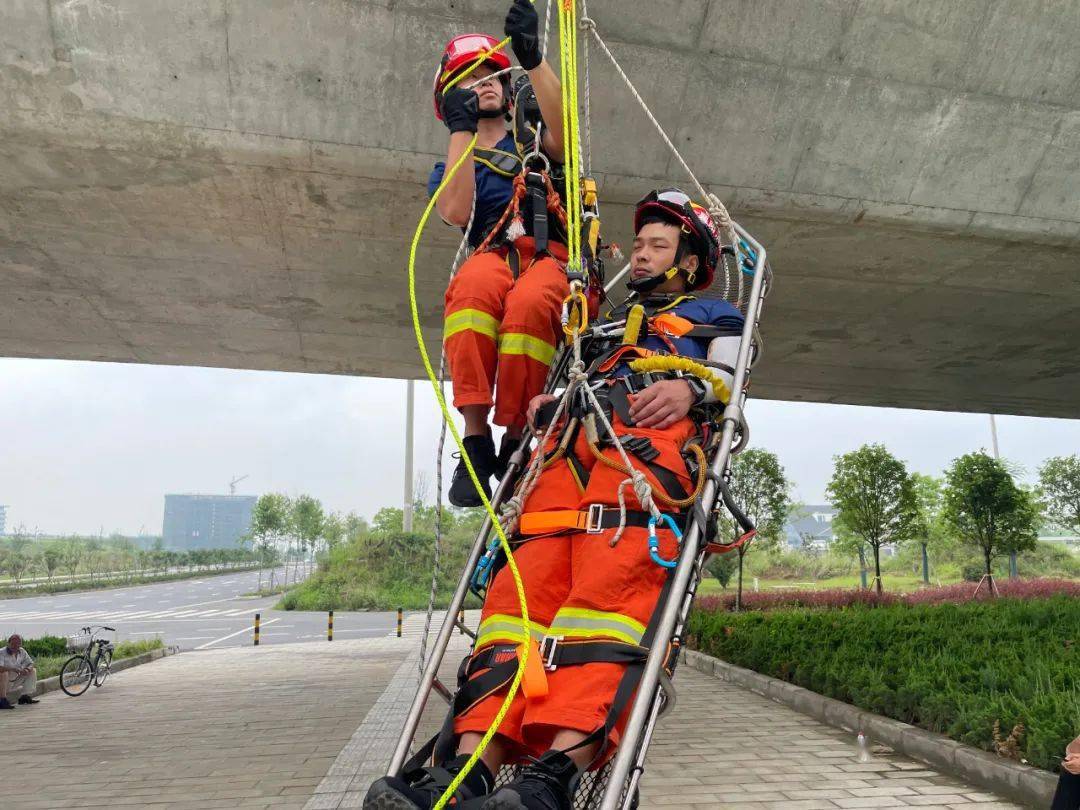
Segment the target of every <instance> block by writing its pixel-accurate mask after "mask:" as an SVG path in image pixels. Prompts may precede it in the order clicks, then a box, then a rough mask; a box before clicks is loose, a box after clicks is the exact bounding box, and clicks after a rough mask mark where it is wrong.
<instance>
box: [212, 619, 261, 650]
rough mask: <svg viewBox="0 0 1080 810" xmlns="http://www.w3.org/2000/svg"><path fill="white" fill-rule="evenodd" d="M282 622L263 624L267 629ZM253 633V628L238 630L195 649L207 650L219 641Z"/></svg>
mask: <svg viewBox="0 0 1080 810" xmlns="http://www.w3.org/2000/svg"><path fill="white" fill-rule="evenodd" d="M280 621H281V619H269V620H267V621H265V622H263V623H262V626H263V627H266V625H268V624H273V623H274V622H280ZM251 632H253V628H251V627H245V628H243V629H242V630H237V631H236V632H235V633H229V635H227V636H222V637H221V638H215V639H214V640H213V641H208V642H206V643H205V644H200V645H199V646H198V647H196V648H195V649H196V650H205V649H206V648H207V647H210V646H212V645H214V644H217V643H218V642H219V641H225V640H227V639H230V638H233V637H234V636H238V635H240V634H241V633H251Z"/></svg>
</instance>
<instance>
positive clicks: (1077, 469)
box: [1039, 455, 1080, 534]
mask: <svg viewBox="0 0 1080 810" xmlns="http://www.w3.org/2000/svg"><path fill="white" fill-rule="evenodd" d="M1039 497H1040V498H1041V499H1042V503H1043V507H1044V508H1045V510H1046V516H1047V517H1048V518H1049V519H1050V520H1051V521H1053V522H1054V523H1056V524H1058V525H1059V526H1061V528H1063V529H1068V530H1070V531H1073V532H1077V533H1078V534H1080V456H1077V455H1072V456H1055V457H1053V458H1048V459H1047V460H1046V463H1045V464H1043V465H1042V467H1040V468H1039Z"/></svg>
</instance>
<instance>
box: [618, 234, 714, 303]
mask: <svg viewBox="0 0 1080 810" xmlns="http://www.w3.org/2000/svg"><path fill="white" fill-rule="evenodd" d="M681 233H682V232H681V231H680V230H679V228H678V227H677V226H675V225H669V224H667V223H666V222H650V223H648V224H647V225H644V226H642V228H641V230H640V231H638V232H637V236H635V237H634V252H633V254H632V255H631V256H630V278H631V280H632V281H639V280H641V279H645V278H650V277H652V276H658V275H660V274H661V273H666V272H667V271H668V270H669V269H671V266H672V265H673V264H674V263H675V253H676V252H677V250H678V247H679V235H680V234H681ZM680 266H681V267H683V268H684V269H687V270H689V269H691V268H696V267H697V256H693V255H690V256H686V257H684V258H683V260H682V264H681V265H680ZM685 289H686V280H685V277H684V276H683V275H682V274H679V275H677V276H675V277H674V278H672V279H668V280H667V281H665V282H664V283H663V284H661V285H660V286H659V287H657V288H656V290H657V292H681V291H682V290H685Z"/></svg>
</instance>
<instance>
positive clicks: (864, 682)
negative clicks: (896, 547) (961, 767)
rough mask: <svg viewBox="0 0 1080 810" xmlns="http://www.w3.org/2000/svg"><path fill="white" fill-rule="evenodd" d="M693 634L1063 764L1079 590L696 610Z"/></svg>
mask: <svg viewBox="0 0 1080 810" xmlns="http://www.w3.org/2000/svg"><path fill="white" fill-rule="evenodd" d="M688 633H689V637H688V641H689V643H690V645H691V646H694V647H696V648H697V649H700V650H702V651H703V652H705V653H708V654H710V655H715V656H717V657H719V658H722V659H724V660H725V661H728V662H730V663H732V664H735V665H737V666H742V667H746V668H748V669H753V670H756V671H758V672H761V673H764V674H766V675H771V676H773V677H776V678H782V679H783V680H786V681H789V682H791V683H794V684H797V685H799V686H802V687H805V688H807V689H811V690H813V691H815V692H818V693H820V694H823V695H828V696H829V697H833V698H836V699H838V700H842V701H844V702H846V703H851V704H853V705H855V706H858V707H860V708H862V709H865V710H867V711H871V712H875V713H877V714H883V715H886V716H888V717H893V718H896V719H897V720H902V721H904V722H906V723H912V724H914V725H917V726H921V727H923V728H926V729H929V730H931V731H936V732H939V733H943V734H946V735H948V736H950V737H952V738H953V739H956V740H959V741H961V742H964V743H967V744H969V745H975V746H978V747H980V748H984V749H986V750H994V736H993V734H994V724H995V721H996V722H998V723H999V724H1000V727H1001V729H1002V732H1003V735H1006V736H1007V735H1008V734H1009V731H1010V730H1011V729H1012V728H1013V727H1014V725H1016V724H1018V723H1022V724H1023V725H1024V728H1025V733H1024V735H1023V737H1022V740H1021V745H1020V749H1021V752H1022V756H1023V758H1024V759H1026V760H1027V761H1028V762H1030V763H1031V764H1033V765H1036V766H1038V767H1040V768H1046V769H1048V770H1053V769H1055V768H1056V767H1057V764H1058V763H1059V761H1060V758H1061V756H1062V754H1063V751H1064V749H1065V746H1066V745H1067V744H1068V743H1069V741H1070V740H1072V739H1073V738H1074V737H1075V736H1076V734H1077V733H1078V732H1080V600H1077V599H1075V598H1071V597H1068V596H1058V597H1054V598H1050V599H1037V600H1017V599H998V600H992V601H980V602H971V603H967V604H960V605H955V604H943V605H916V606H906V605H897V606H893V607H879V608H868V607H856V608H850V609H845V610H808V609H795V610H778V611H771V612H754V613H743V614H732V613H726V612H719V611H704V610H699V611H695V612H694V613H693V615H692V616H691V619H690V622H689V626H688Z"/></svg>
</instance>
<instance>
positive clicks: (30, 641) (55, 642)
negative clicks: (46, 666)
mask: <svg viewBox="0 0 1080 810" xmlns="http://www.w3.org/2000/svg"><path fill="white" fill-rule="evenodd" d="M4 643H5V644H6V643H7V642H6V641H5V642H4ZM23 648H24V649H25V650H26V651H27V652H28V653H30V657H31V658H44V657H50V656H56V655H63V654H64V653H66V652H67V639H65V638H61V637H60V636H42V637H41V638H25V639H23Z"/></svg>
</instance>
